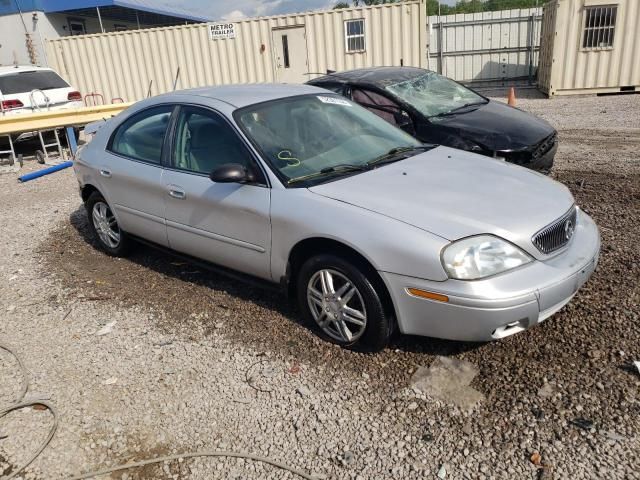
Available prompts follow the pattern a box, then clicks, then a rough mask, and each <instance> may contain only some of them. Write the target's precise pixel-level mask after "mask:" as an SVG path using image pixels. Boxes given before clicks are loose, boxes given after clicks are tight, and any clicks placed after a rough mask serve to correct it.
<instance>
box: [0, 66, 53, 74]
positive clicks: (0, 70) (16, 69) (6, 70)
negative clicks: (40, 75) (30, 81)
mask: <svg viewBox="0 0 640 480" xmlns="http://www.w3.org/2000/svg"><path fill="white" fill-rule="evenodd" d="M34 71H47V72H51V71H53V70H52V69H50V68H44V67H36V66H34V65H18V66H13V65H12V66H5V67H0V75H11V74H12V73H23V72H34Z"/></svg>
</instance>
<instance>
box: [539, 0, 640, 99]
mask: <svg viewBox="0 0 640 480" xmlns="http://www.w3.org/2000/svg"><path fill="white" fill-rule="evenodd" d="M611 6H617V13H616V20H615V34H614V37H613V45H612V47H597V48H583V40H584V37H583V35H584V30H585V21H586V11H587V9H588V8H590V7H611ZM545 11H547V12H552V11H553V12H555V13H554V15H553V17H554V18H553V19H550V20H549V29H546V28H545V36H544V38H543V42H548V43H550V44H551V45H552V51H551V52H550V54H551V58H550V59H549V60H548V61H546V62H545V63H544V64H541V65H540V68H541V70H542V71H541V73H540V75H541V78H543V79H544V82H541V84H540V87H541V89H542V90H543V91H544V92H545V93H547V94H548V95H550V96H553V95H567V94H579V93H604V92H617V91H620V88H621V87H636V90H637V91H640V1H639V0H606V1H603V0H559V1H558V0H555V1H554V2H551V3H550V4H549V5H547V7H546V10H545ZM596 26H597V24H596Z"/></svg>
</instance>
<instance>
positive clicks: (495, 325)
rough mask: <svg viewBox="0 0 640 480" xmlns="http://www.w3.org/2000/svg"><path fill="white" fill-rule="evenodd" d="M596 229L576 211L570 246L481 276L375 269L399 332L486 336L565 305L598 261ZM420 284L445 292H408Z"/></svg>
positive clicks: (508, 330)
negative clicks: (438, 276) (421, 275)
mask: <svg viewBox="0 0 640 480" xmlns="http://www.w3.org/2000/svg"><path fill="white" fill-rule="evenodd" d="M599 251H600V235H599V232H598V229H597V227H596V225H595V224H594V222H593V221H592V220H591V218H589V216H587V215H586V214H584V213H582V212H580V215H579V221H578V226H577V227H576V233H575V235H574V237H573V239H572V241H571V243H570V244H569V246H568V247H567V248H566V249H565V250H564V251H563V252H562V253H560V254H558V255H556V256H555V257H553V258H550V259H549V260H546V261H543V262H541V261H534V262H532V263H530V264H528V265H526V266H524V267H521V268H519V269H516V270H513V271H511V272H508V273H505V274H502V275H497V276H495V277H491V278H488V279H485V280H476V281H468V282H466V281H460V280H446V281H444V282H434V281H429V280H422V279H417V278H413V277H406V276H402V275H397V274H392V273H387V272H380V274H381V275H382V277H383V279H384V281H385V283H386V284H387V286H388V288H389V291H390V294H391V297H392V299H393V302H394V307H395V309H396V314H397V317H398V326H399V329H400V331H401V332H402V333H405V334H411V335H424V336H430V337H438V338H447V339H451V340H466V341H489V340H496V339H500V338H504V337H506V336H509V335H512V334H514V333H518V332H520V331H523V330H526V329H527V328H530V327H533V326H534V325H537V324H538V323H540V322H542V321H543V320H545V319H547V318H548V317H550V316H551V315H553V314H554V313H555V312H557V311H558V310H560V309H561V308H562V307H563V306H564V305H566V304H567V303H568V302H569V301H570V300H571V299H572V298H573V296H574V295H575V293H576V292H577V291H578V289H579V288H580V287H581V286H582V285H583V284H584V283H585V282H586V281H587V280H588V279H589V277H590V276H591V274H592V273H593V271H594V270H595V268H596V266H597V263H598V255H599ZM408 289H419V290H422V291H425V292H433V293H436V294H440V295H444V296H446V297H447V298H448V301H438V300H432V299H427V298H422V297H417V296H414V295H411V294H410V293H409V292H408Z"/></svg>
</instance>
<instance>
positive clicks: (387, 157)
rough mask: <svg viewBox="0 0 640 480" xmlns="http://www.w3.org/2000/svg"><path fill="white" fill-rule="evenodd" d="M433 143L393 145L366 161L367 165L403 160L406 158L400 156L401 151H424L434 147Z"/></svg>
mask: <svg viewBox="0 0 640 480" xmlns="http://www.w3.org/2000/svg"><path fill="white" fill-rule="evenodd" d="M435 147H436V146H435V145H417V146H416V145H414V146H406V147H395V148H392V149H391V150H389V151H388V152H387V153H385V154H384V155H380V156H379V157H376V158H374V159H373V160H370V161H369V162H367V165H368V166H370V167H371V166H373V165H381V164H384V163H391V162H397V161H398V160H403V159H405V158H407V157H406V156H402V155H401V154H403V153H409V152H416V151H420V150H421V151H426V150H431V149H432V148H435Z"/></svg>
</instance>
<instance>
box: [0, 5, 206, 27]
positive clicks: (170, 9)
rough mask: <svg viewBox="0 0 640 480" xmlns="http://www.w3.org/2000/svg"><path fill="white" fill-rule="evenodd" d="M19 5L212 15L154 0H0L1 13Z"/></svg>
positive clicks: (192, 16) (195, 17)
mask: <svg viewBox="0 0 640 480" xmlns="http://www.w3.org/2000/svg"><path fill="white" fill-rule="evenodd" d="M18 6H20V9H21V10H22V11H23V12H32V11H34V10H38V11H42V12H45V13H56V12H65V11H67V10H80V9H83V8H95V7H122V8H130V9H132V10H139V11H142V12H149V13H156V14H158V15H168V16H171V17H178V18H184V19H185V20H191V21H194V22H208V21H210V20H212V18H210V17H204V16H202V15H196V14H195V13H193V12H191V11H189V10H186V9H184V8H181V7H179V6H176V5H167V4H166V3H164V2H162V1H154V0H0V15H7V14H11V13H17V12H18Z"/></svg>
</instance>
